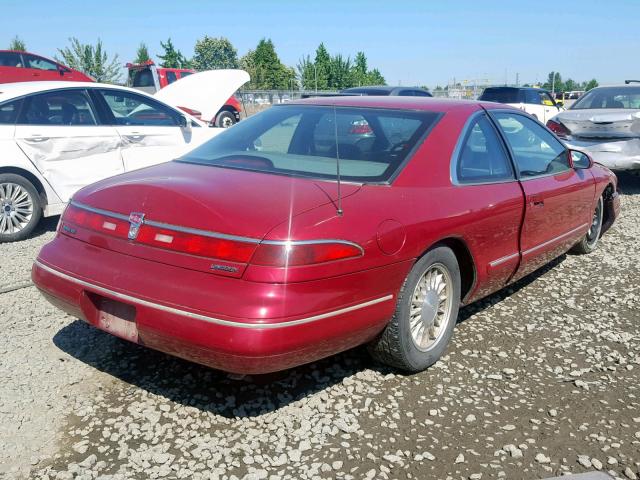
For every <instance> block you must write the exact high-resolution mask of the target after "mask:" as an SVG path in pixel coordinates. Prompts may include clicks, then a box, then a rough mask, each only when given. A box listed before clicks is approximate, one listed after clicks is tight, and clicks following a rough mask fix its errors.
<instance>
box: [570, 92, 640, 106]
mask: <svg viewBox="0 0 640 480" xmlns="http://www.w3.org/2000/svg"><path fill="white" fill-rule="evenodd" d="M588 108H633V109H640V87H600V88H595V89H593V90H590V91H588V92H587V93H585V94H584V95H583V96H582V97H580V98H579V99H578V101H576V103H574V104H573V105H571V110H585V109H588Z"/></svg>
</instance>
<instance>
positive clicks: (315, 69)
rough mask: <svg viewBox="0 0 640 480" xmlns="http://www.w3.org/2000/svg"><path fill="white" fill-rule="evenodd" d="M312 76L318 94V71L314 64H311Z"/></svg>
mask: <svg viewBox="0 0 640 480" xmlns="http://www.w3.org/2000/svg"><path fill="white" fill-rule="evenodd" d="M313 76H314V77H315V79H316V93H318V69H317V68H316V64H315V63H314V64H313Z"/></svg>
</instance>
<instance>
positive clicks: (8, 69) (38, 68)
mask: <svg viewBox="0 0 640 480" xmlns="http://www.w3.org/2000/svg"><path fill="white" fill-rule="evenodd" d="M43 80H55V81H61V80H62V81H65V80H66V81H69V82H93V81H94V80H93V79H92V78H91V77H89V76H87V75H85V74H84V73H82V72H79V71H77V70H74V69H73V68H69V67H66V66H64V65H62V64H60V63H58V62H56V61H54V60H50V59H48V58H45V57H41V56H40V55H35V54H33V53H28V52H19V51H15V50H0V83H14V82H33V81H43Z"/></svg>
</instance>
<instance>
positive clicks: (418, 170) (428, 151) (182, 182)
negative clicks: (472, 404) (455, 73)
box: [32, 97, 620, 373]
mask: <svg viewBox="0 0 640 480" xmlns="http://www.w3.org/2000/svg"><path fill="white" fill-rule="evenodd" d="M616 187H617V180H616V177H615V175H614V174H613V173H611V172H610V171H609V170H607V169H606V168H604V167H602V166H599V165H594V164H593V162H592V161H591V160H590V158H589V157H588V156H586V155H585V154H582V153H579V152H575V151H569V150H567V148H566V147H565V146H564V144H563V143H561V142H560V141H559V140H558V139H557V138H556V137H555V136H554V135H553V133H551V132H550V131H549V130H547V129H546V127H544V126H543V125H542V124H540V123H538V122H537V121H536V120H534V119H533V118H532V117H530V116H529V115H527V114H526V113H523V112H520V111H518V110H515V109H511V108H506V107H504V106H502V105H498V104H491V103H486V104H485V103H477V102H464V101H442V100H436V99H423V98H412V97H337V98H335V97H334V98H320V99H313V100H308V101H301V102H297V103H290V104H286V105H279V106H275V107H273V108H270V109H268V110H266V111H265V112H263V113H261V114H258V115H255V116H253V117H251V118H249V119H247V120H246V121H243V122H240V123H239V124H238V125H236V126H234V127H233V128H231V129H229V130H227V131H225V132H223V133H221V134H220V135H218V136H216V137H215V138H213V139H212V140H210V141H209V142H207V143H205V144H203V145H202V146H200V147H198V148H197V149H195V150H193V151H192V152H191V153H189V154H187V155H186V156H184V157H182V158H179V159H177V160H175V161H173V162H169V163H166V164H162V165H158V166H154V167H150V168H147V169H143V170H138V171H135V172H131V173H127V174H124V175H120V176H117V177H113V178H111V179H107V180H103V181H100V182H98V183H95V184H93V185H90V186H88V187H86V188H84V189H82V190H80V191H79V192H78V193H77V194H76V195H75V196H74V197H73V200H72V201H71V203H70V204H69V206H68V207H67V209H66V210H65V212H64V214H63V216H62V219H61V221H60V225H59V228H58V233H57V235H56V237H55V239H54V240H53V241H52V242H50V243H48V244H47V245H45V246H44V247H43V248H42V250H41V252H40V254H39V256H38V258H37V260H36V261H35V263H34V266H33V272H32V275H33V280H34V282H35V283H36V285H37V286H38V287H39V288H40V289H41V291H42V292H43V293H44V295H45V296H46V297H47V298H48V299H49V300H50V301H51V302H52V303H53V304H54V305H56V306H58V307H59V308H61V309H63V310H64V311H66V312H68V313H70V314H71V315H73V316H77V317H80V318H82V319H84V320H86V321H87V322H89V323H91V324H92V325H94V326H96V327H97V328H100V329H102V330H105V331H107V332H110V333H112V334H114V335H117V336H120V337H122V338H125V339H127V340H130V341H133V342H138V343H140V344H142V345H146V346H148V347H150V348H153V349H157V350H161V351H163V352H167V353H170V354H172V355H176V356H179V357H183V358H186V359H190V360H193V361H195V362H199V363H202V364H205V365H209V366H212V367H215V368H219V369H222V370H226V371H229V372H236V373H264V372H271V371H276V370H282V369H286V368H289V367H293V366H296V365H300V364H303V363H306V362H311V361H313V360H316V359H319V358H322V357H326V356H328V355H332V354H335V353H337V352H340V351H343V350H346V349H349V348H351V347H354V346H356V345H360V344H363V343H369V345H370V351H371V352H372V354H373V355H374V357H376V358H377V359H379V360H382V361H383V362H385V363H388V364H390V365H393V366H396V367H398V368H401V369H405V370H409V371H418V370H421V369H424V368H426V367H428V366H429V365H431V364H432V363H434V362H435V361H436V360H437V359H438V358H439V357H440V356H441V355H442V354H443V352H444V351H445V349H446V346H447V344H448V342H449V340H450V338H451V336H452V333H453V328H454V326H455V323H456V317H457V315H458V308H459V306H460V305H464V304H468V303H470V302H473V301H474V300H477V299H479V298H481V297H484V296H486V295H488V294H490V293H491V292H494V291H496V290H499V289H501V288H503V287H504V286H505V285H507V284H509V283H511V282H514V281H516V280H518V279H519V278H521V277H523V276H524V275H527V274H528V273H530V272H532V271H534V270H536V269H537V268H539V267H541V266H542V265H544V264H546V263H547V262H549V261H550V260H551V259H553V258H555V257H557V256H559V255H561V254H562V253H564V252H566V251H567V250H569V249H571V248H573V249H574V250H575V251H577V252H580V253H589V252H591V251H592V250H593V249H594V248H596V245H597V243H598V239H599V237H600V236H601V235H602V233H603V232H604V231H605V230H606V229H607V228H608V227H609V226H610V225H611V224H612V223H613V221H614V219H615V218H616V216H617V214H618V211H619V208H620V206H619V205H620V203H619V198H618V193H617V191H616Z"/></svg>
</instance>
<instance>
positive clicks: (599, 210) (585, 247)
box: [571, 197, 604, 254]
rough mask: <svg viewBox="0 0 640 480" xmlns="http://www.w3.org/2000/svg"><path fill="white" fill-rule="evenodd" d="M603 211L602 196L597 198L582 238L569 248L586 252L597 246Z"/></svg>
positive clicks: (577, 251) (578, 251)
mask: <svg viewBox="0 0 640 480" xmlns="http://www.w3.org/2000/svg"><path fill="white" fill-rule="evenodd" d="M603 213H604V201H603V200H602V197H600V198H599V199H598V203H596V208H595V210H594V212H593V217H592V219H591V225H590V226H589V230H588V231H587V233H586V234H585V236H584V237H582V239H581V240H580V241H579V242H578V243H576V244H575V246H574V247H573V248H572V249H571V250H572V251H573V252H575V253H580V254H586V253H591V252H593V251H594V250H595V249H596V247H597V246H598V240H599V239H600V233H601V232H602V216H603Z"/></svg>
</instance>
